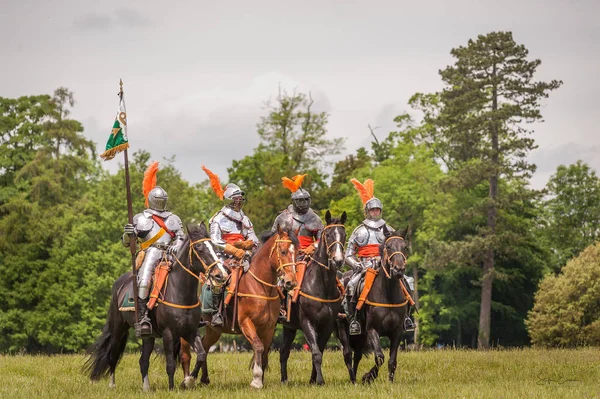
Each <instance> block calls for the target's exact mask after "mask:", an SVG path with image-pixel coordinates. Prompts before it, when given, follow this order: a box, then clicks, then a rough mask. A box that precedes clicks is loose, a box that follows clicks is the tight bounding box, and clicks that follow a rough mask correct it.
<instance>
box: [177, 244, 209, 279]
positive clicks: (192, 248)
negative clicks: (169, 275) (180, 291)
mask: <svg viewBox="0 0 600 399" xmlns="http://www.w3.org/2000/svg"><path fill="white" fill-rule="evenodd" d="M206 241H210V237H206V238H201V239H199V240H196V241H192V240H190V250H189V252H188V262H189V263H188V264H189V265H190V267H191V266H192V260H193V259H192V254H193V255H195V256H196V259H198V260H199V261H200V263H201V264H202V266H204V273H205V274H209V273H210V271H211V270H212V268H213V267H215V265H217V264H218V263H219V262H220V259H219V258H216V260H215V261H214V262H213V263H211V264H210V265H207V264H206V262H204V260H203V259H202V257H201V256H200V254H198V251H196V244H198V243H201V242H206ZM204 245H207V246H208V245H209V244H204ZM173 258H175V260H176V261H177V263H178V264H179V266H181V268H182V269H183V270H185V271H186V272H188V273H189V274H191V275H192V276H194V277H195V278H196V279H197V280H198V281H202V279H201V277H200V276H201V275H202V274H203V272H199V273H198V275H196V273H194V272H193V271H191V270H190V269H188V268H187V267H185V266H184V265H183V263H181V261H180V260H179V258H177V257H176V256H174V257H173Z"/></svg>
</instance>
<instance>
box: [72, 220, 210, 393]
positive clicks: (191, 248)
mask: <svg viewBox="0 0 600 399" xmlns="http://www.w3.org/2000/svg"><path fill="white" fill-rule="evenodd" d="M187 228H188V234H189V236H188V237H186V238H185V241H184V245H183V246H182V247H181V249H180V250H179V252H178V253H177V254H175V256H174V259H173V264H172V266H171V267H172V269H171V271H170V272H169V275H168V279H167V281H166V282H165V288H164V293H165V294H164V298H162V299H161V300H159V304H158V305H157V306H156V307H155V308H154V309H152V311H150V312H149V315H150V318H151V320H152V325H153V327H152V329H153V332H154V334H155V335H153V336H150V337H147V338H143V339H142V354H141V357H140V371H141V373H142V388H143V390H144V391H147V390H149V389H150V381H149V379H148V368H149V365H150V355H151V353H152V350H153V349H154V341H155V338H156V337H157V336H160V337H162V339H163V343H164V349H165V355H166V361H167V374H168V376H169V389H170V390H172V389H173V388H174V381H173V376H174V374H175V368H176V355H177V350H178V348H179V339H180V338H181V337H183V338H184V339H186V340H187V341H188V342H194V349H195V351H196V354H197V355H198V361H200V360H201V359H204V358H205V357H206V354H205V353H204V350H203V347H202V345H201V343H200V338H199V337H198V334H197V332H198V323H199V321H200V318H201V312H200V307H199V306H198V305H199V302H198V281H199V277H198V276H199V274H200V273H201V272H204V270H206V269H207V268H209V267H211V266H212V265H214V264H218V263H220V262H221V261H220V260H219V258H218V257H217V255H216V253H215V251H214V247H213V244H212V242H211V241H210V237H209V235H208V232H207V230H206V226H205V225H204V223H202V224H200V225H199V226H195V225H187ZM132 283H134V282H133V274H132V272H127V273H125V274H123V275H121V276H120V277H119V278H118V279H117V280H116V281H115V283H114V284H113V287H112V298H111V301H110V308H109V310H108V317H107V321H106V324H105V325H104V328H103V329H102V334H101V335H100V337H98V339H97V340H96V342H95V343H94V344H92V346H90V348H89V349H88V353H89V354H90V357H89V358H88V360H87V361H86V364H85V366H84V368H85V370H86V372H87V374H88V375H89V376H90V378H91V379H92V380H93V381H97V380H99V379H100V378H102V377H103V376H105V375H109V376H110V382H109V386H111V387H114V386H115V369H116V367H117V364H118V363H119V361H120V360H121V356H122V355H123V351H124V349H125V344H126V343H127V337H128V334H127V333H128V331H129V329H130V328H131V327H133V324H134V322H135V320H134V318H135V313H134V312H131V311H128V312H122V311H119V307H120V305H121V304H120V302H121V301H122V298H123V296H124V291H126V290H128V289H129V287H130V286H131V284H132ZM134 284H135V283H134Z"/></svg>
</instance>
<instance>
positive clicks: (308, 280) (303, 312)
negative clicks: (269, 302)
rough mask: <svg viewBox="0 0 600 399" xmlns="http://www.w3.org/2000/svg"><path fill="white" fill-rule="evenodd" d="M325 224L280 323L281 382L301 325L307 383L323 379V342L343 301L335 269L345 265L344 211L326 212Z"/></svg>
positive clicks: (327, 337) (318, 382) (285, 376)
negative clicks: (335, 215) (336, 215)
mask: <svg viewBox="0 0 600 399" xmlns="http://www.w3.org/2000/svg"><path fill="white" fill-rule="evenodd" d="M325 222H326V223H327V225H326V226H325V228H324V229H323V232H322V233H321V237H320V239H319V245H318V249H317V251H316V253H315V254H314V255H313V256H312V258H310V259H305V260H307V261H308V264H307V265H306V274H305V275H304V280H302V286H301V287H300V295H299V296H298V301H297V302H296V303H293V304H292V308H291V314H290V321H289V322H287V323H284V325H283V346H282V348H281V351H280V357H279V362H280V365H281V382H283V383H285V382H287V380H288V375H287V361H288V358H289V356H290V348H291V347H292V342H293V341H294V338H295V336H296V331H297V330H298V329H300V328H301V329H302V331H303V332H304V336H305V338H306V342H307V343H308V346H309V347H310V350H311V352H312V373H311V376H310V383H311V384H314V383H317V384H319V385H322V384H324V383H325V381H324V380H323V374H322V372H321V362H322V360H323V352H324V350H325V345H326V344H327V341H328V340H329V337H330V336H331V333H332V332H333V331H334V329H335V326H336V318H337V315H338V311H339V309H340V304H341V301H342V294H341V293H340V291H339V289H338V285H337V271H338V269H339V268H340V267H342V266H343V265H344V243H345V242H346V228H345V227H344V223H345V222H346V212H344V213H342V217H341V218H340V219H332V218H331V213H330V212H329V211H327V213H326V214H325Z"/></svg>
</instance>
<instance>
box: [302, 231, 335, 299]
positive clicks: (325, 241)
mask: <svg viewBox="0 0 600 399" xmlns="http://www.w3.org/2000/svg"><path fill="white" fill-rule="evenodd" d="M331 227H344V228H345V227H346V226H344V225H343V224H330V225H327V226H325V228H323V234H322V235H323V242H324V244H325V248H326V251H325V253H326V255H327V259H328V260H329V249H330V248H331V247H333V246H334V245H335V244H340V245H341V247H342V252H344V244H343V243H342V242H341V241H339V240H336V241H334V242H332V243H331V244H329V245H328V244H327V236H326V235H325V230H327V229H328V228H331ZM309 258H310V260H309V262H308V263H311V262H314V263H316V264H317V265H319V266H321V267H323V268H324V269H326V270H329V265H324V264H323V263H321V262H319V261H318V260H316V259H315V258H314V257H313V256H309ZM307 267H308V266H307ZM298 293H299V294H300V295H301V296H303V297H305V298H308V299H312V300H313V301H317V302H322V303H334V302H338V301H340V300H341V299H342V294H341V293H340V296H339V297H337V298H335V299H323V298H319V297H316V296H312V295H308V294H306V293H304V292H302V290H301V289H300V290H299V292H298Z"/></svg>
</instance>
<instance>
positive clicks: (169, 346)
mask: <svg viewBox="0 0 600 399" xmlns="http://www.w3.org/2000/svg"><path fill="white" fill-rule="evenodd" d="M162 338H163V346H164V348H165V357H166V359H167V375H168V376H169V391H172V390H173V389H174V388H175V381H174V376H175V369H176V368H177V362H176V360H175V339H179V337H174V336H173V333H172V332H171V330H170V329H168V328H167V329H165V330H164V331H162Z"/></svg>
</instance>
